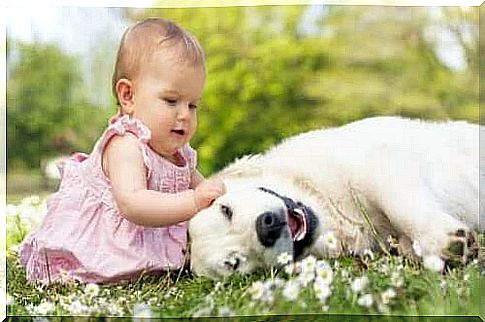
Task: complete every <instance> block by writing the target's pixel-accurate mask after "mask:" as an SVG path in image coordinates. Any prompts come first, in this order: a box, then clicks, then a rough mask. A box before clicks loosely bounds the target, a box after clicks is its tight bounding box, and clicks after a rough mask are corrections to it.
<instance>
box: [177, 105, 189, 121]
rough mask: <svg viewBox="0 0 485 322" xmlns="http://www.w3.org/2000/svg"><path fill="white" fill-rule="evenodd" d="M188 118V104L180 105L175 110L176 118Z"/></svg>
mask: <svg viewBox="0 0 485 322" xmlns="http://www.w3.org/2000/svg"><path fill="white" fill-rule="evenodd" d="M189 116H190V108H189V105H188V104H180V106H179V108H178V109H177V118H179V119H186V118H188V117H189Z"/></svg>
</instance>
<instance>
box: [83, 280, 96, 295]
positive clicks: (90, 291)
mask: <svg viewBox="0 0 485 322" xmlns="http://www.w3.org/2000/svg"><path fill="white" fill-rule="evenodd" d="M84 293H85V294H86V295H88V296H89V297H95V296H97V295H98V294H99V286H98V285H97V284H94V283H89V284H86V286H85V287H84Z"/></svg>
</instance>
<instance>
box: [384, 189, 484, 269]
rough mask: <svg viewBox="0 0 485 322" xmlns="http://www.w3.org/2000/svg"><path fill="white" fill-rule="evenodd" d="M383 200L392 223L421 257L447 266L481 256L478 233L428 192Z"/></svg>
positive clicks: (403, 194)
mask: <svg viewBox="0 0 485 322" xmlns="http://www.w3.org/2000/svg"><path fill="white" fill-rule="evenodd" d="M415 191H418V192H419V193H415V194H411V193H408V194H407V195H406V194H405V193H403V192H401V194H400V195H399V196H394V197H391V195H388V198H384V199H382V200H381V202H382V205H381V206H382V209H383V211H384V212H385V213H386V215H387V216H388V218H389V220H390V222H391V223H392V225H393V226H395V227H396V228H397V229H398V230H399V231H400V232H401V233H402V234H404V235H406V236H408V237H409V239H410V240H411V241H412V244H413V245H416V246H417V247H416V248H419V250H420V251H421V254H416V255H421V256H432V255H436V256H439V257H441V258H442V259H443V260H444V261H445V263H447V264H450V265H453V264H454V263H456V262H460V263H466V262H468V261H469V260H471V259H473V258H475V257H476V256H477V255H478V249H479V247H478V243H477V238H476V236H475V233H474V232H473V231H472V230H471V229H470V228H469V227H468V226H467V225H466V224H465V223H463V222H461V221H460V220H458V219H456V218H454V217H453V216H451V215H449V214H447V213H445V212H443V210H442V209H441V207H439V205H437V204H436V202H435V201H434V200H433V199H432V198H427V197H428V196H427V195H426V193H425V192H423V191H420V190H415Z"/></svg>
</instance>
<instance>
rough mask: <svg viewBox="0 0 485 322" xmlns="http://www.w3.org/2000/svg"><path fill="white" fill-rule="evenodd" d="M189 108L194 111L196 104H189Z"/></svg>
mask: <svg viewBox="0 0 485 322" xmlns="http://www.w3.org/2000/svg"><path fill="white" fill-rule="evenodd" d="M189 108H190V109H193V110H195V109H196V108H197V104H189Z"/></svg>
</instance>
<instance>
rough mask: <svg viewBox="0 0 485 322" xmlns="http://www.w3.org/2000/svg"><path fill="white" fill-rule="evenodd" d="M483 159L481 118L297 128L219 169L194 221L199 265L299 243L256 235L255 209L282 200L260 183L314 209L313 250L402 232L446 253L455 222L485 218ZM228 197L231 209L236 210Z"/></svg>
mask: <svg viewBox="0 0 485 322" xmlns="http://www.w3.org/2000/svg"><path fill="white" fill-rule="evenodd" d="M480 163H481V162H479V126H478V125H472V124H469V123H466V122H440V123H435V122H423V121H419V120H409V119H404V118H399V117H376V118H369V119H364V120H361V121H357V122H354V123H350V124H348V125H345V126H342V127H339V128H332V129H324V130H317V131H312V132H308V133H304V134H301V135H298V136H295V137H292V138H290V139H288V140H286V141H284V142H283V143H281V144H279V145H277V146H276V147H274V148H272V149H271V150H269V151H268V152H267V153H265V154H262V155H256V156H252V157H245V158H243V159H240V160H238V161H236V162H234V163H233V164H231V165H229V166H228V167H227V168H225V169H224V170H222V171H221V172H220V173H219V174H217V175H218V176H220V177H221V178H222V179H223V180H224V182H225V184H226V188H227V193H226V194H225V195H223V196H221V197H220V198H218V199H217V200H216V201H215V202H214V204H213V205H212V206H211V207H209V208H207V209H205V210H203V211H201V212H200V213H199V214H198V215H196V216H195V217H194V218H193V219H192V220H191V222H190V225H189V231H190V236H191V265H192V268H193V270H194V271H195V273H197V274H202V275H208V276H212V277H216V276H224V275H227V274H229V273H231V272H232V271H234V270H237V271H240V272H242V273H249V272H252V271H254V270H255V269H257V268H259V267H265V266H270V265H273V264H275V263H276V258H277V256H278V255H279V254H280V253H282V252H285V251H287V252H289V253H291V252H292V250H293V248H292V247H293V245H292V241H291V239H289V238H283V237H282V238H280V240H278V242H277V243H276V244H275V245H274V246H273V247H269V248H268V247H263V246H262V245H261V243H260V242H259V241H258V238H257V236H256V229H255V220H256V217H257V216H258V215H260V214H262V213H263V212H265V211H272V210H275V211H277V210H278V209H281V208H284V203H283V202H282V200H281V199H279V198H276V197H275V196H273V195H271V194H268V193H265V192H263V191H261V190H259V189H257V188H258V187H266V188H269V189H272V190H274V191H276V192H277V193H278V194H280V195H284V196H288V197H290V198H292V199H295V200H299V201H301V202H303V203H304V204H306V205H308V206H310V207H311V208H312V209H313V211H314V212H315V214H316V216H317V217H318V218H319V222H320V225H319V227H318V228H317V232H316V233H317V238H316V240H315V242H313V243H312V245H310V247H309V248H308V249H307V252H306V253H311V254H313V255H315V256H317V257H320V258H321V257H328V256H338V255H341V254H342V253H344V252H347V251H352V252H354V253H362V252H363V251H364V250H366V249H376V248H379V247H378V246H379V245H381V246H382V243H384V244H386V243H387V238H388V237H389V236H395V237H396V238H397V239H398V241H399V248H400V251H401V252H402V253H404V254H408V255H413V247H412V244H413V243H414V244H415V245H419V246H420V248H421V250H422V255H423V256H426V255H437V256H443V255H444V252H445V249H446V248H447V247H448V245H449V244H450V242H451V241H453V240H457V239H460V238H461V236H458V235H460V234H458V235H457V231H459V230H463V231H466V232H468V231H469V230H471V229H479V228H480V229H483V228H484V227H483V226H481V227H479V213H480V211H479V189H478V188H479V180H480V177H481V176H483V171H481V170H483V169H481V168H480ZM482 194H483V193H482ZM482 194H481V195H482ZM221 205H224V206H226V207H229V208H230V209H231V211H232V219H230V220H229V219H228V218H227V216H224V215H223V214H222V213H221ZM482 213H483V212H482ZM366 214H367V216H368V218H369V219H370V221H371V224H369V223H368V222H367V221H366ZM482 222H483V221H482ZM328 231H332V232H333V233H334V234H335V236H336V237H337V240H338V244H337V247H335V248H329V247H327V246H326V244H325V243H324V242H323V236H325V234H326V233H327V232H328ZM285 236H286V235H285ZM286 237H287V236H286ZM464 244H466V241H464ZM465 256H466V254H465ZM235 260H237V261H238V265H237V267H235V266H234V265H232V263H233V262H234V261H235Z"/></svg>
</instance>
